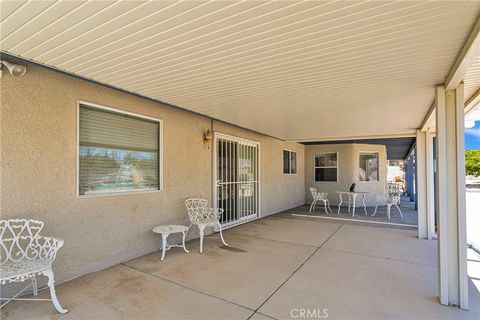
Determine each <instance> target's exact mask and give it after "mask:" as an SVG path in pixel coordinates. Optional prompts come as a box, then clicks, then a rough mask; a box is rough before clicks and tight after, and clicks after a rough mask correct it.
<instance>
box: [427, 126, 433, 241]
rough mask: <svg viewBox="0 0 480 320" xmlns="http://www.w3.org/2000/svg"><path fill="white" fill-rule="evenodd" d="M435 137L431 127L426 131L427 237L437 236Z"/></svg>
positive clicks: (429, 238)
mask: <svg viewBox="0 0 480 320" xmlns="http://www.w3.org/2000/svg"><path fill="white" fill-rule="evenodd" d="M433 137H434V134H432V132H430V130H429V129H427V131H426V132H425V147H426V150H425V151H426V152H425V156H426V164H427V165H426V170H427V171H426V184H427V239H428V240H432V239H434V238H435V181H434V180H435V163H434V161H433Z"/></svg>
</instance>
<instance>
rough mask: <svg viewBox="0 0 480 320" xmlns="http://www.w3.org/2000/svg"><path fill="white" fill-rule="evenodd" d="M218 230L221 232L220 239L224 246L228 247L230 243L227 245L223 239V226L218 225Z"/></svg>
mask: <svg viewBox="0 0 480 320" xmlns="http://www.w3.org/2000/svg"><path fill="white" fill-rule="evenodd" d="M218 229H219V230H220V238H221V239H222V242H223V244H224V245H225V246H227V247H228V243H226V242H225V239H223V233H222V225H221V224H220V223H218Z"/></svg>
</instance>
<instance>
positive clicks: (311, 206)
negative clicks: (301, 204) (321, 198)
mask: <svg viewBox="0 0 480 320" xmlns="http://www.w3.org/2000/svg"><path fill="white" fill-rule="evenodd" d="M314 204H315V200H313V201H312V204H311V205H310V212H312V208H313V205H314Z"/></svg>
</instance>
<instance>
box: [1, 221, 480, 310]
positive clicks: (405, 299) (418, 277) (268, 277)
mask: <svg viewBox="0 0 480 320" xmlns="http://www.w3.org/2000/svg"><path fill="white" fill-rule="evenodd" d="M225 238H226V240H227V241H228V242H229V247H223V246H221V242H220V239H219V238H217V237H216V235H212V236H209V237H207V238H206V242H205V252H204V254H203V255H200V254H199V253H198V240H193V241H190V242H189V243H188V244H187V245H188V247H189V249H190V253H189V254H185V253H183V251H182V250H181V249H173V250H171V251H169V252H168V253H167V256H166V259H165V260H164V261H160V255H159V252H154V253H151V254H148V255H145V256H142V257H139V258H137V259H134V260H132V261H129V262H126V263H124V264H120V265H116V266H114V267H112V268H109V269H106V270H103V271H99V272H95V273H92V274H88V275H85V276H82V277H79V278H77V279H74V280H72V281H69V282H66V283H62V284H59V285H58V286H57V293H58V296H59V299H60V301H61V303H62V304H63V306H64V307H66V308H68V309H69V310H70V312H69V313H68V314H66V315H58V314H56V313H55V310H54V308H53V306H52V305H51V304H50V303H49V302H24V301H14V302H12V303H10V304H9V305H7V306H6V307H5V308H4V309H3V310H2V312H1V317H2V319H60V318H61V319H154V318H155V319H271V318H274V319H291V318H297V319H299V318H300V317H299V312H300V310H301V309H307V310H310V312H316V315H317V317H316V318H319V316H323V317H325V315H328V318H332V319H354V318H355V319H399V318H402V319H479V318H480V310H479V309H480V308H479V305H480V294H479V292H478V291H477V289H476V288H475V286H474V285H473V284H472V283H471V282H470V284H471V285H470V303H471V310H470V311H462V310H459V309H456V308H453V307H445V306H441V305H440V304H439V303H438V299H437V284H436V283H437V269H436V266H435V265H436V242H435V241H427V240H418V239H417V238H416V237H415V229H412V228H404V227H403V228H398V227H397V228H387V227H385V226H382V227H380V226H378V225H377V226H373V225H372V226H369V225H357V224H352V223H349V222H342V221H328V220H320V219H314V218H310V219H304V218H293V217H291V216H290V217H288V216H285V215H284V214H280V215H274V216H271V217H268V218H265V219H261V220H257V221H255V222H252V223H249V224H245V225H241V226H238V227H236V228H233V229H229V230H227V231H226V232H225ZM41 296H45V297H46V292H42V294H41ZM324 309H325V310H324ZM324 311H326V313H323V312H324Z"/></svg>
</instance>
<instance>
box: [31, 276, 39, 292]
mask: <svg viewBox="0 0 480 320" xmlns="http://www.w3.org/2000/svg"><path fill="white" fill-rule="evenodd" d="M32 290H33V295H34V296H36V295H38V287H37V278H36V277H35V276H33V277H32Z"/></svg>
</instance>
